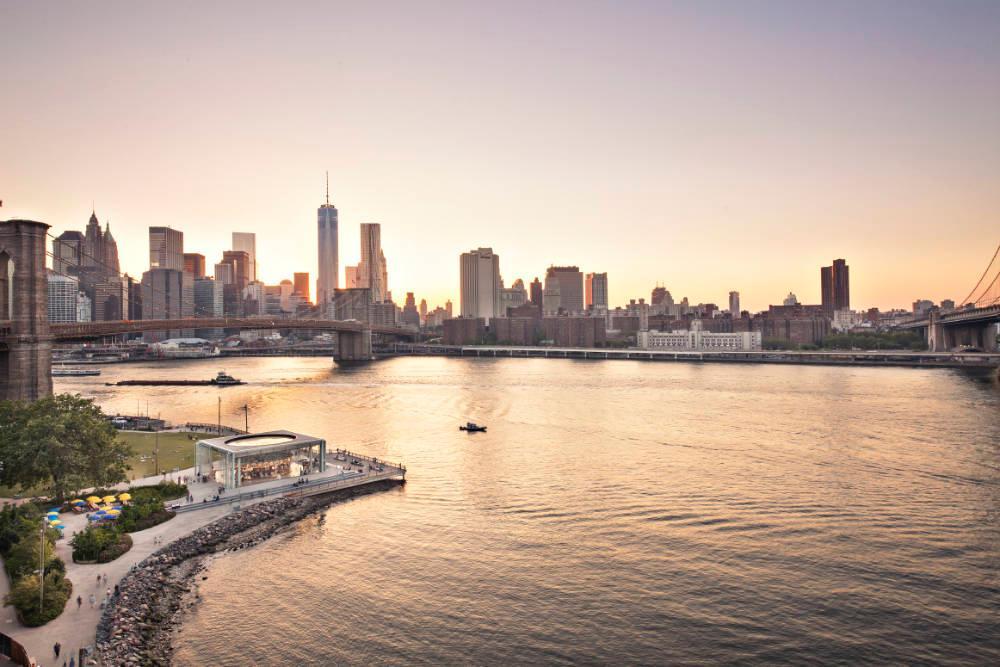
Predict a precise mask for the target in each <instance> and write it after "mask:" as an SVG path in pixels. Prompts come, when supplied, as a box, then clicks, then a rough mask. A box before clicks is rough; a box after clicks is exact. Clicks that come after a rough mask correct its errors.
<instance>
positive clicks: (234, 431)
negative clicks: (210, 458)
mask: <svg viewBox="0 0 1000 667" xmlns="http://www.w3.org/2000/svg"><path fill="white" fill-rule="evenodd" d="M184 428H186V429H188V430H190V431H198V432H199V433H218V434H219V435H246V434H247V433H249V431H244V430H243V429H241V428H236V427H235V426H226V425H225V424H223V425H222V426H219V425H218V424H202V423H200V422H187V423H186V424H184Z"/></svg>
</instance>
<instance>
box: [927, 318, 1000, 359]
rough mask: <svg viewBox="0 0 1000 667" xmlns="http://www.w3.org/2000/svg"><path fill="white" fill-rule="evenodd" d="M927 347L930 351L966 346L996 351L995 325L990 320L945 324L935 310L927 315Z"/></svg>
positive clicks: (985, 350)
mask: <svg viewBox="0 0 1000 667" xmlns="http://www.w3.org/2000/svg"><path fill="white" fill-rule="evenodd" d="M926 331H927V347H928V349H929V350H930V351H931V352H949V351H951V350H954V349H955V348H958V347H963V346H968V347H974V348H976V349H979V350H982V351H983V352H996V351H997V339H996V325H995V324H993V323H992V322H967V323H963V322H956V323H954V324H945V323H944V322H942V321H941V316H940V315H939V314H938V313H937V311H933V310H932V311H931V312H930V313H929V314H928V317H927V329H926Z"/></svg>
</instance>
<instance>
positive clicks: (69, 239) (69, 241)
mask: <svg viewBox="0 0 1000 667" xmlns="http://www.w3.org/2000/svg"><path fill="white" fill-rule="evenodd" d="M83 240H84V236H83V234H81V233H80V232H74V231H67V232H63V233H62V234H60V235H59V237H58V238H55V239H52V255H53V257H52V270H53V271H55V272H56V273H59V274H62V275H64V276H65V275H70V276H71V275H75V274H76V271H77V268H78V267H79V266H80V264H81V260H82V259H83Z"/></svg>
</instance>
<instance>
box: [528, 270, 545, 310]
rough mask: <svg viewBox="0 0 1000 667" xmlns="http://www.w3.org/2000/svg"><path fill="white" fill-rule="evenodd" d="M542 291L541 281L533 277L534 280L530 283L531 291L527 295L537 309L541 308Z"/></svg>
mask: <svg viewBox="0 0 1000 667" xmlns="http://www.w3.org/2000/svg"><path fill="white" fill-rule="evenodd" d="M543 293H544V290H543V289H542V281H541V280H539V279H538V276H535V279H534V280H532V281H531V289H530V294H529V300H530V301H531V303H533V304H534V305H535V306H537V307H538V308H541V307H542V295H543Z"/></svg>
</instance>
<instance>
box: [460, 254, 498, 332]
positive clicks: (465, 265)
mask: <svg viewBox="0 0 1000 667" xmlns="http://www.w3.org/2000/svg"><path fill="white" fill-rule="evenodd" d="M459 273H460V275H461V282H460V292H459V296H460V297H461V303H460V308H461V311H460V312H461V315H462V317H482V318H484V319H486V320H487V321H489V319H490V318H491V317H496V316H498V315H500V314H501V312H500V256H499V255H495V254H494V253H493V248H479V249H477V250H470V251H469V252H464V253H462V256H461V260H460V262H459Z"/></svg>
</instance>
